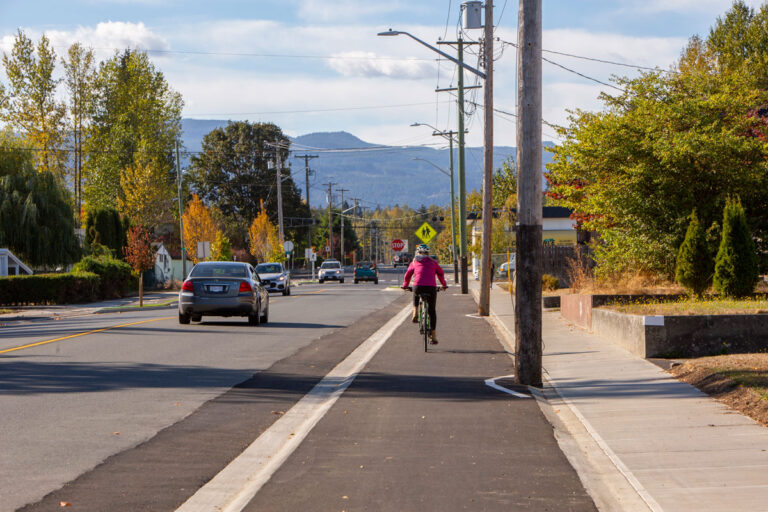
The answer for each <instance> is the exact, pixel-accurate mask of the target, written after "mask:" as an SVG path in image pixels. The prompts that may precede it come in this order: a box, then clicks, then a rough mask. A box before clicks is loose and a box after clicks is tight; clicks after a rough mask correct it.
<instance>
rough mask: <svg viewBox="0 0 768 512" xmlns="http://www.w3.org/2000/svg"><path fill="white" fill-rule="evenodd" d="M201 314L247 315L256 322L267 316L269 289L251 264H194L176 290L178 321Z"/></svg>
mask: <svg viewBox="0 0 768 512" xmlns="http://www.w3.org/2000/svg"><path fill="white" fill-rule="evenodd" d="M203 315H205V316H247V317H248V323H249V324H251V325H259V324H260V323H266V322H267V320H268V319H269V293H268V292H267V290H266V288H264V286H263V285H262V283H261V279H260V278H259V275H258V274H257V273H256V271H255V270H254V269H253V267H252V266H251V265H249V264H247V263H241V262H234V261H203V262H200V263H198V264H197V265H195V267H194V268H193V269H192V271H191V272H190V273H189V277H188V278H187V280H186V281H184V284H183V285H182V286H181V291H180V292H179V323H180V324H188V323H189V322H190V320H194V321H196V322H199V321H200V320H201V319H202V317H203Z"/></svg>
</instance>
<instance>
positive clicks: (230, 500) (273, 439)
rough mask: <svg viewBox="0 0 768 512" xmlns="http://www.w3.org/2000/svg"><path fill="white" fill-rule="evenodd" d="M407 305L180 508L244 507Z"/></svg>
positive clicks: (230, 510)
mask: <svg viewBox="0 0 768 512" xmlns="http://www.w3.org/2000/svg"><path fill="white" fill-rule="evenodd" d="M410 312H411V306H410V305H409V306H406V307H405V308H403V309H402V310H401V311H400V312H399V313H397V314H396V315H395V316H394V317H392V318H391V319H390V320H389V321H388V322H387V323H386V324H384V326H383V327H381V328H380V329H379V330H378V331H376V332H375V333H373V335H371V337H369V338H368V339H367V340H365V341H364V342H363V343H361V344H360V346H358V347H357V348H356V349H355V350H354V351H353V352H352V353H351V354H350V355H349V356H347V358H346V359H344V360H343V361H342V362H340V363H339V364H338V365H336V367H335V368H334V369H333V370H331V371H330V372H329V373H328V375H326V376H325V377H324V378H323V380H321V381H320V382H319V383H318V384H317V385H316V386H315V387H314V388H313V389H312V390H311V391H310V392H309V393H307V394H306V395H305V396H304V397H303V398H302V399H301V400H299V401H298V402H297V403H296V405H294V406H293V407H291V409H290V410H289V411H288V412H287V413H285V414H284V415H283V416H282V417H281V418H280V419H279V420H277V421H276V422H275V423H273V424H272V426H271V427H269V428H268V429H267V430H265V431H264V432H263V433H262V434H261V435H260V436H259V437H258V438H257V439H256V440H255V441H254V442H253V443H251V445H250V446H249V447H248V448H246V449H245V451H244V452H243V453H241V454H240V455H238V456H237V457H236V458H235V459H234V460H233V461H232V462H230V463H229V465H228V466H227V467H225V468H224V469H222V470H221V471H220V472H219V474H217V475H216V476H215V477H213V478H212V479H211V480H210V481H209V482H208V483H207V484H205V485H204V486H203V487H201V488H200V489H198V491H197V492H196V493H195V494H194V495H192V497H190V498H189V499H188V500H187V501H186V502H185V503H184V504H182V505H181V506H180V507H179V508H178V509H176V511H177V512H240V511H241V510H242V509H243V508H244V507H245V506H246V505H247V504H248V503H249V502H250V501H251V499H253V497H254V496H255V495H256V493H257V492H259V489H261V487H262V486H263V485H264V484H265V483H267V481H269V479H270V478H271V477H272V475H273V474H274V472H275V471H277V470H278V468H280V466H281V465H282V464H283V462H285V461H286V460H287V459H288V457H289V456H290V455H291V453H293V451H294V450H296V448H298V447H299V445H300V444H301V442H302V441H303V440H304V438H306V437H307V435H308V434H309V432H310V431H311V430H312V428H314V426H315V425H316V424H317V422H319V421H320V419H322V417H323V416H324V415H325V413H326V412H328V410H329V409H330V408H331V406H332V405H333V404H334V403H335V402H336V400H338V399H339V397H340V396H341V395H342V393H343V392H344V391H345V390H346V389H347V388H348V387H349V385H350V384H351V383H352V381H353V380H355V377H357V374H358V373H359V372H360V371H361V370H362V369H363V368H364V367H365V365H366V364H367V363H368V361H370V360H371V358H372V357H373V356H374V355H376V353H377V352H378V351H379V349H380V348H381V347H382V346H383V345H384V343H385V342H386V341H387V340H388V339H389V338H390V336H392V334H393V333H394V332H395V329H397V328H398V327H399V326H400V324H402V323H403V321H405V319H406V318H408V315H409V314H410Z"/></svg>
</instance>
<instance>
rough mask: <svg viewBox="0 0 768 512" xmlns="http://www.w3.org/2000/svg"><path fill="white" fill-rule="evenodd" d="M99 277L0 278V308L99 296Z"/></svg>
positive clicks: (80, 274)
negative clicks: (1, 306)
mask: <svg viewBox="0 0 768 512" xmlns="http://www.w3.org/2000/svg"><path fill="white" fill-rule="evenodd" d="M100 281H101V278H100V277H99V276H98V275H97V274H95V273H93V272H71V273H68V274H37V275H31V276H8V277H3V278H0V305H3V306H24V305H30V304H67V303H72V302H88V301H92V300H96V299H98V297H99V287H100Z"/></svg>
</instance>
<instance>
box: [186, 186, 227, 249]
mask: <svg viewBox="0 0 768 512" xmlns="http://www.w3.org/2000/svg"><path fill="white" fill-rule="evenodd" d="M183 219H184V247H185V249H186V251H187V256H188V257H189V258H190V259H191V260H192V262H193V263H198V262H200V261H201V258H198V257H197V243H198V242H210V243H211V245H213V244H214V242H216V237H217V235H218V233H219V232H220V230H219V228H218V226H216V223H215V222H214V221H213V218H212V217H211V212H210V211H209V210H208V207H207V206H205V204H203V202H202V201H201V200H200V198H199V197H197V194H194V195H193V196H192V201H190V202H189V204H187V208H186V211H185V212H184V217H183Z"/></svg>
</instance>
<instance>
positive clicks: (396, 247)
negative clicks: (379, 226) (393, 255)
mask: <svg viewBox="0 0 768 512" xmlns="http://www.w3.org/2000/svg"><path fill="white" fill-rule="evenodd" d="M403 249H405V242H403V241H402V240H400V239H399V238H395V239H394V240H392V250H393V251H395V252H400V251H402V250H403Z"/></svg>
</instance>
